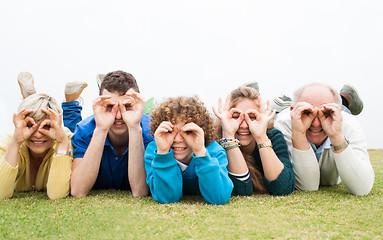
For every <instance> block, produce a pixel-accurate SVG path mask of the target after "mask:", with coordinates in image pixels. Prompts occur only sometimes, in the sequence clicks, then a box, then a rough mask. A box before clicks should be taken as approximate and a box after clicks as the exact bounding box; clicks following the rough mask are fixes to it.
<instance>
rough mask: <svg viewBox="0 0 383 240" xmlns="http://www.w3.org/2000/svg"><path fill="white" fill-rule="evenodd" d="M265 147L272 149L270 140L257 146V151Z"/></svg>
mask: <svg viewBox="0 0 383 240" xmlns="http://www.w3.org/2000/svg"><path fill="white" fill-rule="evenodd" d="M265 147H271V148H272V147H273V145H272V144H271V141H270V140H269V141H267V142H265V143H260V144H258V149H261V148H265Z"/></svg>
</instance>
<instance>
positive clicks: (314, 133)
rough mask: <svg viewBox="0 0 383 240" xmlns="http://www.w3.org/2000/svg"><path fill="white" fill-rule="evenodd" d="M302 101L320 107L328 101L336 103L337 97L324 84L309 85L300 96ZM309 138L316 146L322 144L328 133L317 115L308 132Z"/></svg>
mask: <svg viewBox="0 0 383 240" xmlns="http://www.w3.org/2000/svg"><path fill="white" fill-rule="evenodd" d="M299 101H300V102H307V103H309V104H311V105H312V106H313V107H314V108H315V107H316V108H319V107H321V106H322V105H324V104H327V103H334V102H335V98H334V95H333V94H332V92H331V91H330V89H329V88H328V87H326V86H323V85H314V86H308V87H307V88H305V89H304V90H303V92H302V94H301V97H300V98H299ZM306 137H307V139H308V140H309V141H310V142H311V143H313V144H315V145H316V146H320V145H322V144H323V143H324V142H325V141H326V139H327V134H326V133H325V132H324V131H323V128H322V124H321V122H320V121H319V119H318V117H315V118H314V120H313V122H312V123H311V126H310V128H309V129H308V130H307V132H306Z"/></svg>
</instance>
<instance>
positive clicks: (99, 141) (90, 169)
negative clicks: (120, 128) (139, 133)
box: [71, 128, 107, 197]
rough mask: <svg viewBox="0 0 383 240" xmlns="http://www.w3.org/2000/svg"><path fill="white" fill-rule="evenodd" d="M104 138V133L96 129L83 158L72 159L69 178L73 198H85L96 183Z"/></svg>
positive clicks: (105, 133) (105, 134)
mask: <svg viewBox="0 0 383 240" xmlns="http://www.w3.org/2000/svg"><path fill="white" fill-rule="evenodd" d="M106 136H107V132H106V131H101V130H98V129H97V128H96V129H95V130H94V133H93V137H92V140H91V141H90V144H89V147H88V149H87V150H86V152H85V155H84V157H83V158H82V159H79V158H76V159H74V162H73V172H72V177H71V189H72V190H71V193H72V195H73V196H76V197H83V196H86V195H87V194H88V193H89V191H90V190H91V189H92V187H93V185H94V183H95V182H96V179H97V175H98V172H99V168H100V162H101V157H102V153H103V150H104V143H105V139H106Z"/></svg>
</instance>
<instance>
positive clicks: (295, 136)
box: [291, 130, 310, 151]
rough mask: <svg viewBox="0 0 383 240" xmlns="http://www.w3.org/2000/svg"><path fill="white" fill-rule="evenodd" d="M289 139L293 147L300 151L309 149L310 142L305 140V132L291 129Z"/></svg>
mask: <svg viewBox="0 0 383 240" xmlns="http://www.w3.org/2000/svg"><path fill="white" fill-rule="evenodd" d="M291 141H292V144H293V147H294V148H295V149H298V150H301V151H305V150H309V149H310V144H309V142H308V141H307V137H306V135H305V134H300V133H294V130H293V132H292V135H291Z"/></svg>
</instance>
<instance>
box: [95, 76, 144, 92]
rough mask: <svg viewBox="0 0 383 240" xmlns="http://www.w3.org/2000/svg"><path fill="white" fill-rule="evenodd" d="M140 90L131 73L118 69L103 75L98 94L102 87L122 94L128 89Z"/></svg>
mask: <svg viewBox="0 0 383 240" xmlns="http://www.w3.org/2000/svg"><path fill="white" fill-rule="evenodd" d="M131 88H133V90H134V91H136V92H140V90H139V88H138V85H137V82H136V79H135V78H134V77H133V75H132V74H130V73H127V72H124V71H121V70H118V71H114V72H110V73H108V74H106V75H105V77H104V79H103V80H102V83H101V86H100V95H101V94H102V91H104V89H106V90H108V91H109V92H118V93H119V94H121V95H124V94H125V93H126V92H127V91H128V90H129V89H131Z"/></svg>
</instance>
